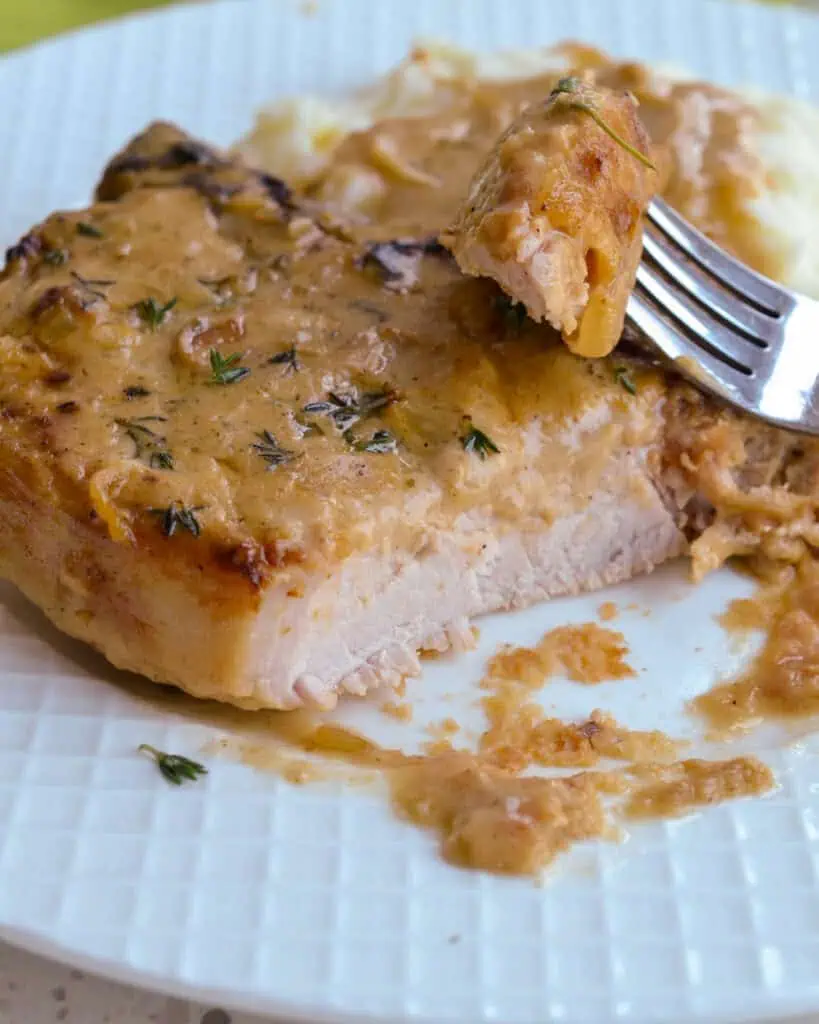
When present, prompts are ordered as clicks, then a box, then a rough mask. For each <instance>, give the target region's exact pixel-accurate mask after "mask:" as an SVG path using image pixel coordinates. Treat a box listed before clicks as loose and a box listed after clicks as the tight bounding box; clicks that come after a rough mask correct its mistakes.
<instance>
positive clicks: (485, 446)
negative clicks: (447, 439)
mask: <svg viewBox="0 0 819 1024" xmlns="http://www.w3.org/2000/svg"><path fill="white" fill-rule="evenodd" d="M461 444H462V445H463V446H464V451H467V452H474V453H475V455H477V456H478V457H479V458H480V459H485V458H486V457H487V456H488V455H498V454H499V453H500V448H498V446H497V445H496V444H495V442H494V441H493V440H492V439H491V438H490V437H488V436H487V435H486V434H484V432H483V431H482V430H478V428H477V427H476V426H475V425H474V424H473V423H469V430H467V432H466V433H465V434H462V435H461Z"/></svg>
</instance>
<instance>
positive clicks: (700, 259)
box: [647, 199, 793, 316]
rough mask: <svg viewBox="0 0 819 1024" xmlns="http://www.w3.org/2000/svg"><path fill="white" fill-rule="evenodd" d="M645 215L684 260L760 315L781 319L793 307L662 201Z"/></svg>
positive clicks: (778, 291)
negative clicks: (691, 261) (753, 305)
mask: <svg viewBox="0 0 819 1024" xmlns="http://www.w3.org/2000/svg"><path fill="white" fill-rule="evenodd" d="M647 215H648V218H649V220H650V221H651V223H652V224H654V225H655V226H656V227H657V228H658V229H659V230H660V231H662V232H663V234H665V235H666V236H667V237H668V238H670V239H671V240H672V241H673V242H675V243H676V245H677V246H679V248H680V249H682V250H683V252H685V254H686V255H687V256H689V257H690V258H691V259H693V260H695V261H696V262H697V263H699V264H700V266H702V267H704V268H705V269H706V270H709V271H710V272H711V273H712V274H713V275H714V277H716V278H717V279H718V280H719V281H721V282H722V283H723V284H724V285H725V286H726V287H727V288H730V289H731V290H732V291H735V292H737V293H738V294H739V296H740V297H741V298H744V299H745V300H746V301H750V302H754V303H755V304H756V305H757V306H758V307H759V309H760V310H761V311H762V312H766V313H768V314H769V315H773V316H781V315H783V314H784V313H786V312H787V311H788V310H789V309H790V308H791V307H792V305H793V300H792V299H791V297H790V296H789V295H788V293H787V292H785V291H783V290H782V289H781V288H779V287H777V285H775V284H774V283H773V282H772V281H769V280H768V279H767V278H765V277H763V276H762V275H761V274H757V273H756V272H755V271H753V270H751V269H750V268H749V267H746V266H745V264H743V263H740V262H739V260H735V259H734V258H733V256H729V255H728V253H726V252H724V251H723V250H722V249H720V248H719V247H718V246H716V245H714V243H713V242H711V241H710V240H709V239H708V238H706V237H705V235H703V234H702V232H700V231H698V230H697V229H696V228H695V227H693V226H692V225H691V224H689V223H688V222H687V221H685V220H684V219H683V218H682V217H680V215H679V214H678V213H676V212H675V211H674V210H672V209H671V207H670V206H669V205H668V204H667V203H666V202H664V201H663V200H662V199H653V200H652V201H651V203H650V204H649V207H648V214H647Z"/></svg>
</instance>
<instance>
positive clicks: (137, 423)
mask: <svg viewBox="0 0 819 1024" xmlns="http://www.w3.org/2000/svg"><path fill="white" fill-rule="evenodd" d="M114 422H115V423H116V425H117V426H118V427H122V429H123V430H124V431H125V433H126V434H127V435H128V437H130V439H131V440H132V441H133V442H134V458H136V459H143V458H144V459H147V462H148V465H149V466H150V467H151V468H152V469H173V468H174V461H173V456H172V455H171V453H170V452H169V451H168V447H167V444H166V440H165V438H164V437H163V436H162V435H161V434H158V433H157V432H156V431H155V430H153V429H152V428H151V427H148V426H146V423H152V422H153V423H163V422H165V417H164V416H138V417H136V418H135V419H131V420H125V419H117V420H115V421H114Z"/></svg>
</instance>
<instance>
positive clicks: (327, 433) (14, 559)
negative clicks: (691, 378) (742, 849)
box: [0, 125, 685, 708]
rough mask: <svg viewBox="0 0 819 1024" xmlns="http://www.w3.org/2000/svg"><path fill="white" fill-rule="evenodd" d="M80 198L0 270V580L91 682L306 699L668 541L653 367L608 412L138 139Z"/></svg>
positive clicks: (199, 161)
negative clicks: (88, 671) (115, 673)
mask: <svg viewBox="0 0 819 1024" xmlns="http://www.w3.org/2000/svg"><path fill="white" fill-rule="evenodd" d="M99 195H100V201H99V202H98V203H97V204H96V205H94V206H92V207H90V208H89V209H87V210H85V211H82V212H79V213H76V212H71V213H62V214H55V215H53V216H52V217H50V218H49V219H48V220H47V221H45V222H44V223H43V224H41V225H40V226H39V227H37V228H35V229H34V230H33V231H31V232H30V233H29V234H28V235H26V237H25V238H23V239H22V240H21V241H20V243H19V244H18V245H16V246H14V247H13V248H12V249H11V250H10V251H9V253H8V259H7V266H6V269H5V271H4V272H3V275H2V281H0V346H2V350H3V351H2V354H3V359H2V367H1V368H0V402H2V411H3V415H2V418H0V441H2V444H1V445H0V570H2V573H3V575H5V576H6V577H8V578H9V579H11V580H13V581H14V582H15V583H16V584H17V585H18V586H19V587H20V588H21V589H22V590H23V591H24V592H25V593H26V594H27V595H29V597H31V598H32V599H33V600H34V601H35V602H36V603H37V604H39V605H40V606H41V607H42V608H43V609H44V610H45V612H46V613H47V614H48V615H49V616H50V617H51V618H52V619H53V620H54V622H55V623H57V625H59V626H60V627H61V628H62V629H64V630H66V631H67V632H69V633H71V634H73V635H75V636H78V637H81V638H83V639H85V640H87V641H88V642H90V643H92V644H93V645H95V646H96V647H98V648H99V649H100V650H101V651H102V652H103V653H104V654H105V655H106V656H107V657H108V658H109V659H110V660H111V661H112V662H113V663H114V664H116V665H118V666H121V667H124V668H128V669H132V670H135V671H137V672H141V673H143V674H145V675H147V676H150V677H152V678H153V679H156V680H160V681H162V682H169V683H174V684H176V685H178V686H180V687H182V688H184V689H186V690H188V691H189V692H191V693H193V694H195V695H197V696H202V697H214V698H217V699H220V700H225V701H231V702H234V703H237V704H240V705H244V706H250V707H260V706H264V707H283V708H287V707H295V706H298V705H300V704H302V703H314V704H319V705H323V706H327V705H330V704H332V703H333V701H334V700H335V698H336V695H337V694H338V693H339V692H341V691H345V690H346V691H349V692H353V693H363V692H365V691H366V690H367V689H368V688H370V687H372V686H374V685H376V684H377V683H379V682H382V681H384V680H391V679H394V678H395V677H396V674H410V673H412V672H413V671H416V670H417V668H418V661H417V652H418V651H419V650H423V649H425V648H433V649H438V650H440V649H444V648H446V647H448V646H451V645H455V646H458V645H466V644H468V643H470V641H471V632H470V629H469V619H470V617H471V616H473V615H477V614H480V613H483V612H487V611H493V610H497V609H502V608H512V607H520V606H523V605H526V604H528V603H530V602H532V601H535V600H539V599H541V598H544V597H549V596H554V595H557V594H566V593H574V592H577V591H579V590H583V589H588V588H593V587H597V586H601V585H603V584H606V583H612V582H616V581H618V580H622V579H626V578H628V577H630V576H632V575H634V574H635V573H638V572H644V571H648V570H650V569H651V568H652V567H654V566H655V565H656V564H658V563H659V562H662V561H663V560H665V559H667V558H669V557H671V556H672V555H674V554H677V553H678V552H680V551H681V550H683V548H684V547H685V540H684V538H683V536H682V534H681V532H680V530H679V529H678V527H677V525H676V522H675V517H674V515H673V513H672V512H670V511H669V510H668V507H667V505H666V503H665V501H664V500H663V499H662V498H661V496H660V494H659V492H658V489H657V487H656V486H655V480H656V477H657V475H658V472H659V468H660V465H661V457H660V447H661V441H662V435H663V418H662V405H663V397H664V389H665V386H664V383H663V381H662V379H661V377H660V376H659V375H657V374H656V373H655V372H654V371H651V370H647V369H646V370H639V369H634V370H633V371H631V372H632V373H633V375H634V381H635V382H636V383H635V390H637V393H636V394H631V393H630V391H627V390H625V389H624V388H623V386H622V381H621V380H620V379H618V376H617V374H616V373H615V372H614V371H613V368H612V367H610V366H607V365H605V364H595V365H593V364H591V363H590V362H589V361H584V360H580V359H577V358H575V357H574V356H572V355H571V354H570V353H569V352H568V351H567V350H566V348H565V346H564V345H562V344H561V342H560V340H559V338H558V337H557V335H554V334H552V333H551V332H550V331H548V330H544V328H542V327H540V326H538V325H535V324H533V323H531V322H528V323H524V324H519V323H510V321H509V317H508V316H505V315H504V313H503V311H502V310H501V309H500V308H499V305H498V301H497V300H498V297H499V293H498V291H497V288H496V286H495V285H494V284H493V283H492V282H488V281H481V280H476V279H468V278H464V277H463V276H462V275H461V274H460V273H459V271H458V268H457V267H456V265H455V263H454V261H453V260H452V259H451V258H450V257H449V255H448V254H447V253H446V252H444V251H442V249H441V247H440V246H438V245H437V244H435V243H433V242H430V241H429V240H428V239H423V238H419V239H407V238H404V239H401V240H398V241H381V242H378V243H372V244H367V243H352V242H350V241H347V240H346V237H347V236H346V234H345V232H344V230H343V227H342V226H341V225H339V224H337V223H336V224H332V225H329V224H327V223H325V222H324V221H323V220H322V219H321V218H320V217H314V216H312V215H310V214H309V213H308V212H305V210H304V209H302V208H301V207H300V206H299V204H298V203H297V202H296V201H295V200H294V199H293V197H292V196H291V195H290V193H289V192H288V190H287V189H286V187H285V186H284V185H283V184H282V182H280V181H278V180H277V179H274V178H270V177H269V176H267V175H263V174H259V173H257V172H254V171H252V170H249V169H247V168H246V167H244V166H242V165H241V164H240V163H236V162H233V161H231V160H228V159H227V158H225V157H224V156H222V155H221V154H219V153H217V152H215V151H214V150H212V149H210V148H209V147H207V146H203V145H202V144H200V143H197V142H195V141H194V140H192V139H189V138H187V137H186V136H184V135H183V134H182V133H180V132H178V131H177V130H175V129H174V128H172V127H170V126H167V125H157V126H154V127H153V128H151V129H150V130H149V131H148V132H147V133H145V134H144V135H143V136H141V137H140V138H139V139H137V140H136V141H135V142H134V143H133V145H132V146H130V147H129V148H128V149H127V150H126V151H125V152H123V153H122V154H120V156H118V157H117V158H116V159H115V160H114V161H113V163H112V164H111V166H110V167H109V168H108V170H107V172H106V174H105V176H104V178H103V181H102V184H101V186H100V190H99ZM637 386H638V387H637Z"/></svg>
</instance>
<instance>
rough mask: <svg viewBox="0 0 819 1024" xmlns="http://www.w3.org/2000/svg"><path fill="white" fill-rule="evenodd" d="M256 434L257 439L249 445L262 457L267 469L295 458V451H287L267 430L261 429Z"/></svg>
mask: <svg viewBox="0 0 819 1024" xmlns="http://www.w3.org/2000/svg"><path fill="white" fill-rule="evenodd" d="M256 436H257V437H258V438H259V440H258V441H257V442H256V443H255V444H253V445H252V446H251V447H252V448H253V450H254V451H255V452H256V453H257V454H258V455H260V456H261V458H263V459H264V461H265V462H266V463H267V468H268V469H275V468H276V466H281V465H282V464H283V463H285V462H292V461H293V459H295V458H296V453H295V452H291V451H289V450H288V449H287V448H282V447H281V445H280V444H279V443H278V441H277V440H276V438H275V437H274V436H273V435H272V434H271V433H270V431H269V430H263V431H262V432H261V433H260V434H257V435H256Z"/></svg>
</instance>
